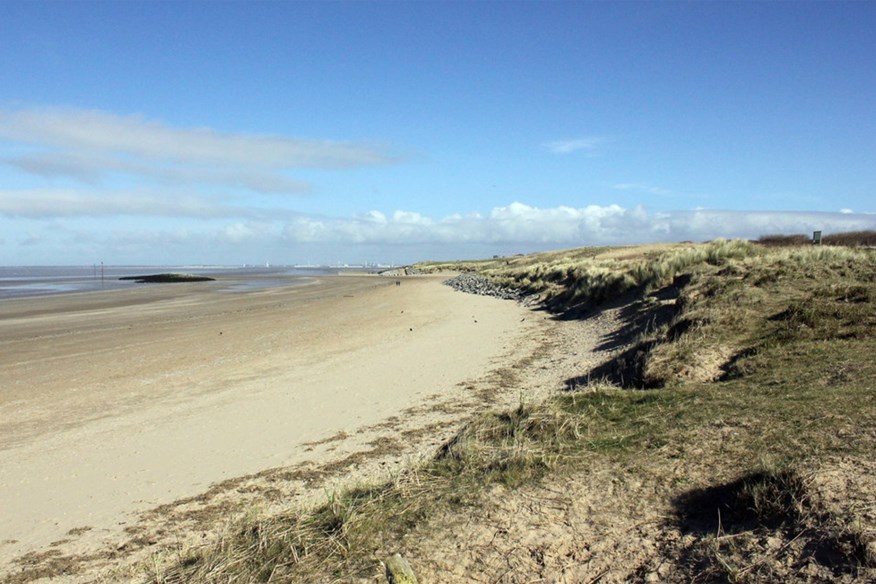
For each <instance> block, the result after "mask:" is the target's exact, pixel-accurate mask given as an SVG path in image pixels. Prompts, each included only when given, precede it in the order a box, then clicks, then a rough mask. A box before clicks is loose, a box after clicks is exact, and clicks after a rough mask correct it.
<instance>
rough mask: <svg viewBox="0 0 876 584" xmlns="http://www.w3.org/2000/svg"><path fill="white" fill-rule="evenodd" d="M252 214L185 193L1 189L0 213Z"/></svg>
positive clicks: (43, 215) (49, 215) (53, 215)
mask: <svg viewBox="0 0 876 584" xmlns="http://www.w3.org/2000/svg"><path fill="white" fill-rule="evenodd" d="M250 214H251V212H250V211H248V210H246V209H243V208H240V207H235V206H233V205H230V204H228V203H225V202H221V201H217V200H216V198H215V197H213V198H207V197H199V196H195V195H189V194H183V193H166V194H158V193H150V192H127V191H108V192H91V191H88V192H85V191H80V190H74V189H24V190H7V191H0V217H4V216H5V217H12V218H15V217H20V218H27V219H55V218H59V217H67V218H77V217H79V218H81V217H116V216H134V217H188V218H200V219H214V218H219V217H240V216H242V215H243V216H247V215H250Z"/></svg>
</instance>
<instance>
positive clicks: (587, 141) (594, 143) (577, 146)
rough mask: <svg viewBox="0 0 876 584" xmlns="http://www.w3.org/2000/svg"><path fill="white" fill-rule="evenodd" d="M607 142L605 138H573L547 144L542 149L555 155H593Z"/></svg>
mask: <svg viewBox="0 0 876 584" xmlns="http://www.w3.org/2000/svg"><path fill="white" fill-rule="evenodd" d="M604 142H605V140H604V139H603V138H599V137H596V136H590V137H585V138H573V139H570V140H556V141H553V142H545V143H544V144H542V148H544V149H545V150H547V151H548V152H551V153H553V154H571V153H573V152H581V151H584V152H589V153H593V152H595V151H596V149H597V148H598V147H599V146H600V145H602V144H603V143H604Z"/></svg>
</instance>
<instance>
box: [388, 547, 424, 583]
mask: <svg viewBox="0 0 876 584" xmlns="http://www.w3.org/2000/svg"><path fill="white" fill-rule="evenodd" d="M383 564H384V565H385V566H386V579H387V580H388V581H389V584H417V577H416V576H415V575H414V570H413V568H411V565H410V564H409V563H408V561H407V560H406V559H404V558H403V557H401V554H395V555H394V556H392V557H389V558H387V559H386V560H385V561H384V562H383Z"/></svg>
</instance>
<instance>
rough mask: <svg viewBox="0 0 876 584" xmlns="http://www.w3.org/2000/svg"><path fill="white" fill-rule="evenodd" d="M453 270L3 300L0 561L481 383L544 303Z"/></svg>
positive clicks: (105, 532)
mask: <svg viewBox="0 0 876 584" xmlns="http://www.w3.org/2000/svg"><path fill="white" fill-rule="evenodd" d="M440 280H441V279H440V278H410V279H405V280H404V281H403V284H402V285H401V286H396V285H395V281H394V280H392V281H387V280H386V279H383V278H379V277H373V276H339V277H328V278H320V279H315V280H313V281H312V282H310V283H309V284H307V285H302V286H294V287H286V288H279V289H270V290H262V291H256V292H249V293H240V294H229V293H223V292H218V291H217V290H216V289H215V288H211V287H210V286H209V285H194V284H191V285H190V284H185V285H178V286H173V287H168V286H157V287H151V288H149V287H145V288H141V289H137V290H133V291H123V292H113V293H107V294H87V295H75V296H72V295H71V296H65V297H57V298H42V299H31V300H16V301H7V302H3V303H0V573H2V572H3V567H2V566H3V565H4V564H6V565H7V568H9V566H10V565H9V564H8V562H9V561H10V560H11V559H13V558H15V557H18V556H21V555H22V554H24V553H27V552H30V551H33V550H39V549H42V548H45V546H47V545H48V544H50V543H52V542H54V541H56V540H59V539H62V538H64V537H65V534H68V533H69V532H70V531H71V530H75V531H74V533H78V532H80V531H83V530H84V529H83V528H90V529H89V530H88V533H89V536H90V537H91V538H92V539H94V540H95V541H99V540H100V539H101V538H106V537H108V536H109V535H111V534H112V533H114V532H115V531H118V530H119V529H121V527H120V526H121V525H123V524H125V523H127V522H128V521H131V520H133V518H134V517H135V516H136V514H138V513H140V512H143V511H145V510H147V509H151V508H153V507H155V506H156V505H160V504H163V503H169V502H171V501H174V500H177V499H179V498H181V497H186V496H194V495H196V494H198V493H200V492H203V491H204V490H205V489H206V488H207V487H209V486H210V485H211V484H213V483H215V482H217V481H221V480H223V479H227V478H231V477H236V476H240V475H244V474H248V473H256V472H259V471H261V470H263V469H266V468H269V467H276V466H283V465H291V464H295V463H299V462H302V461H305V460H307V457H308V456H315V454H314V453H309V452H308V451H307V449H306V448H303V445H305V444H306V443H309V442H318V441H320V440H326V439H328V438H330V437H332V436H335V435H337V434H338V433H340V432H345V433H347V434H350V435H351V436H352V438H350V440H355V436H356V434H357V432H358V431H360V430H361V429H363V428H366V427H373V426H374V425H375V424H379V423H380V422H381V421H385V420H387V419H390V418H391V417H392V416H393V415H395V414H397V413H398V412H399V411H400V410H403V409H405V408H411V407H414V406H417V405H423V404H424V403H427V402H428V398H429V397H430V396H434V395H435V394H442V393H448V392H454V391H456V392H460V391H463V390H462V389H460V387H461V382H463V381H465V380H467V379H471V378H475V377H477V376H478V375H480V374H481V373H483V372H484V371H485V370H487V369H488V368H489V367H490V366H491V364H495V363H494V361H495V359H496V358H497V357H498V356H499V355H501V354H503V352H507V348H508V347H509V346H512V345H513V344H514V343H516V342H519V341H520V340H521V339H522V338H523V337H524V336H525V335H526V334H527V328H526V327H527V325H525V324H522V323H521V320H522V318H523V315H524V314H525V313H526V311H525V309H522V308H520V307H519V306H517V305H516V304H514V303H512V302H501V301H496V300H494V299H490V298H483V297H478V296H473V295H468V294H461V293H457V292H454V291H453V290H451V289H449V288H448V287H446V286H442V285H441V284H440ZM423 415H425V414H423ZM9 569H12V568H9Z"/></svg>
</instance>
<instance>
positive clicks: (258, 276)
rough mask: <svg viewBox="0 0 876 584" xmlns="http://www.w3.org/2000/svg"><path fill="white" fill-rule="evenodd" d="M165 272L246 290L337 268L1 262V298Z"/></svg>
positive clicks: (85, 288) (83, 288) (127, 284)
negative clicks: (214, 280) (212, 280)
mask: <svg viewBox="0 0 876 584" xmlns="http://www.w3.org/2000/svg"><path fill="white" fill-rule="evenodd" d="M166 272H173V273H185V274H196V275H203V276H210V277H212V278H218V280H217V281H216V282H205V283H204V284H205V285H211V286H215V287H217V288H218V289H219V290H222V291H228V292H247V291H252V290H258V289H264V288H274V287H280V286H290V285H294V284H300V283H301V282H303V281H306V280H305V279H303V278H300V277H296V276H319V275H327V274H332V273H335V272H336V270H331V269H328V268H295V267H289V266H277V267H271V268H258V267H251V266H246V267H230V266H13V267H2V266H0V300H4V299H10V298H27V297H33V296H49V295H56V294H69V293H74V292H98V291H101V290H125V289H130V288H132V287H138V286H156V285H161V284H137V283H135V282H132V281H130V280H119V278H121V277H124V276H138V275H144V274H161V273H166ZM167 285H173V284H167Z"/></svg>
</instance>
